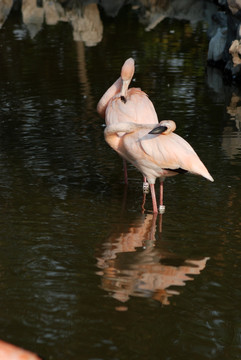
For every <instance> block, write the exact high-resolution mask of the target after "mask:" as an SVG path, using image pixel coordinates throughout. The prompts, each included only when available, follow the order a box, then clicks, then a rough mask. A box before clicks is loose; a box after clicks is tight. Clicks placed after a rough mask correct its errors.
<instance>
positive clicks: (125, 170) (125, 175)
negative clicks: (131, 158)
mask: <svg viewBox="0 0 241 360" xmlns="http://www.w3.org/2000/svg"><path fill="white" fill-rule="evenodd" d="M123 167H124V179H125V184H126V185H127V184H128V175H127V165H126V161H125V159H123Z"/></svg>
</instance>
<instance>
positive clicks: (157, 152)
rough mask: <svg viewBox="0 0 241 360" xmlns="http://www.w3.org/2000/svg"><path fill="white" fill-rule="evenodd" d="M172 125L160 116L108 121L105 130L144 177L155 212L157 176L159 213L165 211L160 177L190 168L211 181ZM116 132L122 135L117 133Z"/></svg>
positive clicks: (108, 141) (117, 149)
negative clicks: (140, 120) (147, 120)
mask: <svg viewBox="0 0 241 360" xmlns="http://www.w3.org/2000/svg"><path fill="white" fill-rule="evenodd" d="M175 129H176V124H175V122H174V121H173V120H163V121H161V122H160V123H159V124H158V125H156V124H136V123H132V122H129V123H127V122H125V123H124V122H122V123H116V124H112V125H108V126H107V127H106V128H105V131H104V135H105V140H106V142H107V143H108V144H109V145H110V146H111V147H112V148H113V149H114V150H115V151H117V152H118V153H119V154H120V155H121V156H122V157H123V158H124V159H126V160H127V161H129V162H131V163H132V164H133V165H134V166H135V167H136V168H137V169H138V170H139V171H140V172H141V173H142V174H143V176H144V177H146V178H147V181H148V183H149V184H150V188H151V196H152V205H153V212H154V213H157V212H158V211H157V201H156V194H155V181H156V179H157V178H160V206H159V213H164V211H165V206H164V205H163V181H164V179H165V178H166V177H170V176H173V175H177V174H178V173H185V172H190V173H193V174H196V175H201V176H203V177H204V178H206V179H208V180H210V181H214V180H213V178H212V176H211V175H210V174H209V172H208V170H207V168H206V167H205V165H204V164H203V163H202V161H201V160H200V158H199V157H198V155H197V154H196V152H195V151H194V149H193V148H192V147H191V145H190V144H189V143H188V142H187V141H186V140H184V139H183V138H182V137H181V136H179V135H177V134H175V133H174V131H175ZM150 130H151V131H150ZM119 132H123V133H124V134H125V135H123V136H122V137H119V136H118V133H119Z"/></svg>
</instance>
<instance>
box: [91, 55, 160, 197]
mask: <svg viewBox="0 0 241 360" xmlns="http://www.w3.org/2000/svg"><path fill="white" fill-rule="evenodd" d="M134 72H135V62H134V60H133V59H132V58H129V59H127V60H126V61H125V63H124V65H123V66H122V69H121V76H120V77H119V79H117V80H116V81H115V82H114V84H113V85H112V86H111V87H110V88H109V89H108V90H107V91H106V92H105V94H104V95H103V96H102V97H101V99H100V101H99V102H98V105H97V112H98V113H99V114H100V116H101V117H102V118H104V119H105V122H106V125H107V126H108V125H113V124H119V123H125V122H134V123H138V124H158V118H157V114H156V111H155V108H154V106H153V104H152V102H151V101H150V100H149V98H148V96H147V94H146V93H144V92H143V91H142V90H141V89H138V88H130V89H128V87H129V84H130V82H131V79H132V77H133V75H134ZM123 135H124V133H123V132H118V133H117V136H118V137H122V136H123ZM124 172H125V183H126V184H127V182H128V180H127V168H126V162H125V159H124ZM148 188H149V185H148V183H147V182H146V179H145V177H144V183H143V191H144V192H146V193H147V192H148Z"/></svg>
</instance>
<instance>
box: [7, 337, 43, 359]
mask: <svg viewBox="0 0 241 360" xmlns="http://www.w3.org/2000/svg"><path fill="white" fill-rule="evenodd" d="M0 359H1V360H41V359H40V358H39V357H38V356H37V355H35V354H34V353H32V352H30V351H27V350H24V349H21V348H19V347H17V346H15V345H12V344H9V343H7V342H5V341H3V340H0Z"/></svg>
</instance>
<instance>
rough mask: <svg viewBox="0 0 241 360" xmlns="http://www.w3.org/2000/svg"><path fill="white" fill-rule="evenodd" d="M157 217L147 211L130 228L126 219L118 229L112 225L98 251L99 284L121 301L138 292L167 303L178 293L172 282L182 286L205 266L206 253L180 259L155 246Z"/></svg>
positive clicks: (136, 294)
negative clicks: (204, 256)
mask: <svg viewBox="0 0 241 360" xmlns="http://www.w3.org/2000/svg"><path fill="white" fill-rule="evenodd" d="M156 220H157V215H156V214H154V215H151V214H147V215H146V216H142V217H140V218H138V219H137V220H136V221H135V222H134V223H132V224H131V225H130V226H129V228H126V223H124V224H120V223H119V225H118V226H119V227H118V230H117V229H116V227H115V231H114V233H112V234H111V236H110V237H109V238H108V239H107V241H106V242H105V243H104V244H103V245H102V249H101V252H100V253H99V254H98V257H97V266H98V267H99V269H100V271H99V272H98V274H99V275H100V276H101V277H102V288H103V289H104V290H106V291H108V292H109V293H110V294H111V296H112V297H113V298H115V299H117V300H119V301H121V302H123V303H124V302H126V301H128V300H129V298H130V296H138V297H151V298H153V299H155V300H157V301H159V302H161V303H162V304H164V305H168V304H169V303H170V302H169V298H170V297H172V296H173V295H179V294H180V292H179V291H178V290H177V289H176V288H175V289H173V286H184V285H185V283H186V281H188V280H193V277H192V275H198V274H200V272H201V271H202V270H203V269H204V268H205V266H206V262H207V260H208V258H207V257H206V258H202V259H199V260H197V259H196V260H194V259H181V258H180V257H179V256H177V255H176V254H175V252H172V251H171V252H170V251H169V250H165V249H164V248H161V247H160V245H161V244H159V246H157V247H155V242H156V238H155V234H156ZM161 220H162V218H161V215H160V219H159V221H160V222H161ZM123 226H124V228H123ZM159 226H161V224H160V223H159ZM159 230H160V231H161V229H159ZM159 237H160V234H159ZM168 248H169V246H168ZM118 308H119V307H118ZM121 309H122V310H126V308H123V307H121Z"/></svg>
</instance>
